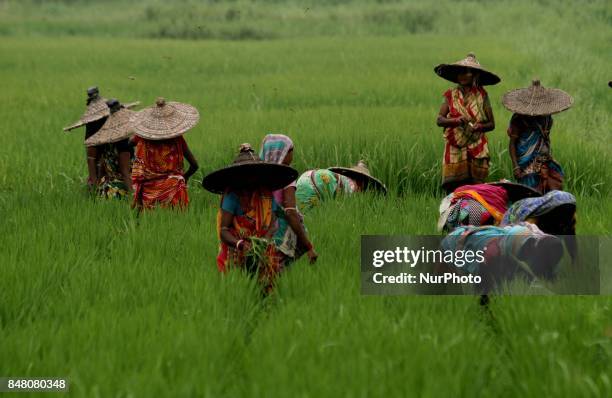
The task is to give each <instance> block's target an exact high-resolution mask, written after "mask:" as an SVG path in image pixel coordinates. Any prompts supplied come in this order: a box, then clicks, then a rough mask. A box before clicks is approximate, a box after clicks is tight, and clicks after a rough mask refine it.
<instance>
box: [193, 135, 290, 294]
mask: <svg viewBox="0 0 612 398" xmlns="http://www.w3.org/2000/svg"><path fill="white" fill-rule="evenodd" d="M296 177H297V171H295V170H294V169H292V168H291V167H289V166H286V165H284V164H276V163H268V162H264V161H262V160H261V159H259V157H258V156H257V155H256V154H255V152H254V151H253V149H252V148H251V146H250V145H249V144H242V145H241V147H240V153H239V154H238V156H237V157H236V159H235V160H234V162H233V164H232V165H230V166H228V167H225V168H222V169H219V170H216V171H214V172H212V173H210V174H208V175H207V176H206V177H204V179H203V180H202V186H203V187H204V188H206V189H207V190H209V191H211V192H213V193H217V194H221V206H220V209H219V212H218V213H217V233H218V236H219V240H220V247H219V255H218V256H217V268H218V269H219V271H220V272H226V271H228V269H229V268H231V267H238V268H243V269H246V270H247V272H249V273H250V274H254V275H257V276H258V279H259V281H260V283H261V284H262V286H263V288H264V290H265V291H269V290H270V289H272V287H273V285H274V281H275V279H276V276H277V274H278V273H279V272H280V271H281V269H282V255H280V254H279V253H278V251H277V250H276V247H275V245H274V242H273V237H274V234H275V232H276V228H277V220H276V215H275V214H276V213H277V212H278V211H279V207H278V204H277V203H276V201H275V200H274V196H273V194H272V192H273V191H275V190H278V189H282V188H283V187H286V186H287V185H288V184H289V183H291V181H294V180H295V178H296Z"/></svg>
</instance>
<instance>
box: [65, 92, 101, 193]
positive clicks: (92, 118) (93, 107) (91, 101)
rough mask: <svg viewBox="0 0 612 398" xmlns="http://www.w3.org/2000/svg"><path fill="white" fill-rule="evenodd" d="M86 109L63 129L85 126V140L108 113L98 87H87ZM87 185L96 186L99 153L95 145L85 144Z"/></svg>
mask: <svg viewBox="0 0 612 398" xmlns="http://www.w3.org/2000/svg"><path fill="white" fill-rule="evenodd" d="M86 105H87V110H86V111H85V113H84V114H83V116H81V118H80V119H79V121H78V122H76V123H74V124H72V125H70V126H68V127H65V128H64V131H70V130H73V129H75V128H78V127H82V126H85V140H87V139H88V138H89V137H91V136H93V135H94V134H95V133H97V132H98V130H100V128H102V125H104V123H105V122H106V118H107V117H108V115H109V114H110V111H109V109H108V106H107V105H106V99H104V98H103V97H101V96H100V91H99V90H98V87H90V88H88V89H87V102H86ZM86 154H87V171H88V177H87V186H88V187H89V188H90V189H94V188H95V187H96V184H97V181H98V161H99V154H98V148H97V147H96V146H87V148H86Z"/></svg>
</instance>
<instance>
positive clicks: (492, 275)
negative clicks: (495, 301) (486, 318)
mask: <svg viewBox="0 0 612 398" xmlns="http://www.w3.org/2000/svg"><path fill="white" fill-rule="evenodd" d="M441 246H442V249H443V250H450V251H453V252H457V251H471V252H474V253H480V255H476V256H473V257H470V258H469V259H467V258H466V259H465V262H464V263H462V264H458V263H457V262H456V263H455V266H456V267H457V268H456V271H457V272H460V273H468V274H472V275H478V276H480V277H481V283H480V284H479V285H478V286H475V287H476V288H477V289H478V290H479V293H481V294H488V293H490V292H491V291H492V290H493V289H495V287H497V286H499V285H500V283H503V282H507V281H509V280H511V279H514V278H516V277H523V278H525V279H527V280H533V279H534V278H541V279H545V280H552V279H554V278H555V276H556V273H557V266H558V264H559V262H560V260H561V257H562V256H563V246H562V243H561V240H560V239H558V238H557V237H555V236H553V235H549V234H546V233H544V232H542V231H541V230H540V229H539V228H538V227H537V226H536V225H535V224H530V223H518V224H513V225H507V226H504V227H496V226H482V227H475V226H462V227H459V228H456V229H455V230H454V231H452V232H451V233H450V234H449V235H447V236H446V237H445V238H444V240H443V241H442V244H441Z"/></svg>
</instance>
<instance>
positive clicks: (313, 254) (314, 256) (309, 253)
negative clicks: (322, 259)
mask: <svg viewBox="0 0 612 398" xmlns="http://www.w3.org/2000/svg"><path fill="white" fill-rule="evenodd" d="M306 255H307V256H308V261H310V264H314V263H316V262H317V258H318V257H319V255H318V254H317V252H316V251H315V249H314V247H313V248H311V249H310V250H308V251H307V252H306Z"/></svg>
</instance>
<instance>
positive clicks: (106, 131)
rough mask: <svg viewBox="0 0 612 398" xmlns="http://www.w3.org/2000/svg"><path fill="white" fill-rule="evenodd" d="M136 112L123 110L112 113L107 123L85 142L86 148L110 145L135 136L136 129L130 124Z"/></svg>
mask: <svg viewBox="0 0 612 398" xmlns="http://www.w3.org/2000/svg"><path fill="white" fill-rule="evenodd" d="M134 113H135V112H134V111H131V110H129V109H125V108H121V109H119V110H118V111H116V112H113V113H111V115H110V116H109V117H108V119H107V120H106V122H104V124H103V125H102V127H101V128H100V130H98V132H97V133H95V134H94V135H92V136H91V137H89V138H88V139H86V140H85V145H86V146H96V145H102V144H110V143H113V142H117V141H121V140H124V139H126V138H129V137H130V136H131V135H132V134H134V127H133V126H132V123H131V122H130V118H131V116H132V115H133V114H134Z"/></svg>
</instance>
